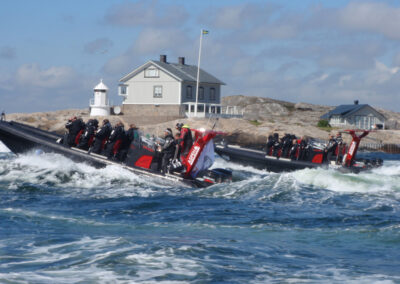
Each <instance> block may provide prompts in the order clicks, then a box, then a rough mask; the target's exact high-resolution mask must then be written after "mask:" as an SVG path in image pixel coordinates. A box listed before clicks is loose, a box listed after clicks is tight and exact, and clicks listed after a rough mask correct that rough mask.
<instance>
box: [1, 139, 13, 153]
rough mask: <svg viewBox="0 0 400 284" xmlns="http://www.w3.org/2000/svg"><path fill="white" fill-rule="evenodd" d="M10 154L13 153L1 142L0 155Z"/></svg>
mask: <svg viewBox="0 0 400 284" xmlns="http://www.w3.org/2000/svg"><path fill="white" fill-rule="evenodd" d="M9 152H11V150H10V149H8V148H7V146H6V145H4V143H3V142H1V141H0V153H9Z"/></svg>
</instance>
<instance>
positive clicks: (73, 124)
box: [64, 116, 85, 147]
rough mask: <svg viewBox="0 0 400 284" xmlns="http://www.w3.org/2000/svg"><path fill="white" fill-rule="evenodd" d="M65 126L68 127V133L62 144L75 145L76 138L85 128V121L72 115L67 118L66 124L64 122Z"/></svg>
mask: <svg viewBox="0 0 400 284" xmlns="http://www.w3.org/2000/svg"><path fill="white" fill-rule="evenodd" d="M65 128H67V129H68V133H67V135H66V139H64V145H66V146H68V147H72V146H76V144H77V143H76V138H77V136H78V135H79V134H80V133H82V132H83V130H84V129H85V123H84V122H83V121H82V119H81V118H77V117H76V116H73V117H71V118H70V119H69V120H68V122H67V124H65ZM81 131H82V132H81Z"/></svg>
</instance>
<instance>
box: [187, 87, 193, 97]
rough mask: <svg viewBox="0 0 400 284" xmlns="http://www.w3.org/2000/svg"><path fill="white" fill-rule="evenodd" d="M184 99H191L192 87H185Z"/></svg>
mask: <svg viewBox="0 0 400 284" xmlns="http://www.w3.org/2000/svg"><path fill="white" fill-rule="evenodd" d="M186 98H187V99H191V98H192V86H187V87H186Z"/></svg>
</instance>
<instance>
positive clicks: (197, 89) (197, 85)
mask: <svg viewBox="0 0 400 284" xmlns="http://www.w3.org/2000/svg"><path fill="white" fill-rule="evenodd" d="M202 39H203V29H201V30H200V47H199V61H198V63H197V84H196V104H195V105H194V116H195V117H197V103H198V100H199V79H200V59H201V42H202Z"/></svg>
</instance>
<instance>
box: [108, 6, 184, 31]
mask: <svg viewBox="0 0 400 284" xmlns="http://www.w3.org/2000/svg"><path fill="white" fill-rule="evenodd" d="M187 18H188V13H187V12H186V10H185V7H183V6H178V5H165V4H163V3H161V2H159V1H144V0H142V1H137V2H135V3H131V2H125V3H122V4H117V5H114V6H113V7H112V8H111V9H110V10H109V11H108V12H107V14H106V16H105V21H106V22H107V23H109V24H112V25H118V26H160V25H161V26H164V27H165V26H176V25H182V23H184V22H185V21H186V20H187Z"/></svg>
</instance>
